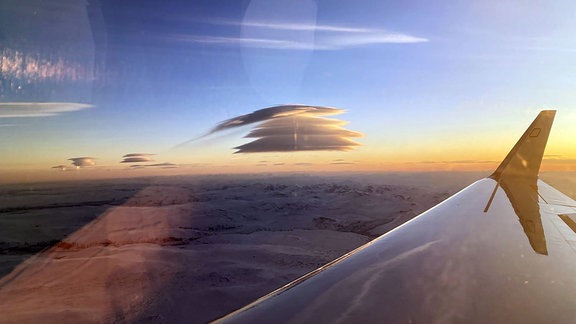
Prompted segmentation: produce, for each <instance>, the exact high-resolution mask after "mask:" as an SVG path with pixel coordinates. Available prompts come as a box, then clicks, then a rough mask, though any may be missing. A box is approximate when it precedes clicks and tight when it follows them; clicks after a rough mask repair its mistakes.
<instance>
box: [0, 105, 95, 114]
mask: <svg viewBox="0 0 576 324" xmlns="http://www.w3.org/2000/svg"><path fill="white" fill-rule="evenodd" d="M91 107H93V106H92V105H89V104H83V103H77V102H0V118H25V117H50V116H56V115H59V114H62V113H67V112H72V111H79V110H84V109H88V108H91Z"/></svg>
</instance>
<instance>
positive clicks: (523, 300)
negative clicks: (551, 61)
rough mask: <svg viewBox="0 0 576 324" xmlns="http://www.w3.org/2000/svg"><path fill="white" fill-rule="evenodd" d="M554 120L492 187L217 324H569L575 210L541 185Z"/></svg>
mask: <svg viewBox="0 0 576 324" xmlns="http://www.w3.org/2000/svg"><path fill="white" fill-rule="evenodd" d="M553 117H554V112H552V111H543V112H542V113H541V114H540V115H539V116H538V117H537V118H536V120H535V121H534V123H532V125H531V126H530V127H529V129H528V130H527V131H526V133H525V134H524V136H522V138H521V139H520V141H519V142H518V143H517V144H516V145H515V146H514V148H513V149H512V151H511V152H510V153H509V154H508V156H507V157H506V158H505V159H504V161H503V162H502V164H501V165H500V166H499V167H498V169H497V170H496V172H494V174H492V175H491V176H490V177H489V178H486V179H482V180H479V181H477V182H476V183H474V184H472V185H470V186H469V187H467V188H466V189H464V190H462V191H460V192H459V193H457V194H456V195H454V196H452V197H450V198H449V199H447V200H445V201H444V202H442V203H441V204H439V205H437V206H436V207H434V208H432V209H430V210H429V211H427V212H425V213H423V214H421V215H420V216H418V217H416V218H414V219H413V220H411V221H409V222H407V223H405V224H403V225H401V226H400V227H398V228H396V229H394V230H392V231H390V232H388V233H387V234H385V235H383V236H381V237H379V238H377V239H376V240H374V241H372V242H370V243H368V244H367V245H364V246H362V247H360V248H358V249H357V250H355V251H353V252H350V253H348V254H346V255H344V256H342V257H341V258H339V259H337V260H334V261H333V262H331V263H329V264H327V265H326V266H323V267H321V268H319V269H317V270H315V271H313V272H311V273H309V274H307V275H305V276H303V277H301V278H300V279H297V280H295V281H293V282H291V283H289V284H287V285H285V286H284V287H282V288H280V289H278V290H276V291H274V292H272V293H270V294H268V295H267V296H264V297H262V298H260V299H259V300H257V301H255V302H253V303H251V304H249V305H247V306H245V307H244V308H242V309H240V310H237V311H236V312H234V313H232V314H230V315H228V316H226V317H223V318H221V319H220V320H218V321H217V322H234V323H236V322H240V323H255V322H292V323H317V322H322V323H342V322H346V323H366V322H370V323H452V322H478V323H493V322H514V323H525V322H530V323H540V322H554V323H568V322H572V321H573V319H574V318H576V307H575V306H576V305H575V302H574V300H576V292H575V290H574V287H576V277H575V276H574V275H573V274H574V273H576V258H575V253H576V233H575V232H574V231H573V230H572V229H571V227H570V221H574V220H575V219H576V217H571V216H574V215H576V207H574V206H576V202H575V201H574V200H572V199H570V198H568V197H566V196H563V195H562V194H561V193H559V192H558V191H557V190H555V189H553V188H552V187H550V186H548V185H547V184H545V183H544V182H542V181H540V180H538V178H537V176H538V170H539V167H540V161H541V159H542V155H543V152H544V146H545V144H546V140H547V137H548V134H549V131H550V127H551V124H552V119H553ZM501 189H502V190H501ZM540 198H541V199H540ZM539 200H540V202H539ZM551 202H554V203H559V204H558V205H556V204H554V203H551ZM518 222H520V224H521V226H518ZM526 237H528V239H526Z"/></svg>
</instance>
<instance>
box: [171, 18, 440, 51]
mask: <svg viewBox="0 0 576 324" xmlns="http://www.w3.org/2000/svg"><path fill="white" fill-rule="evenodd" d="M210 23H211V24H218V25H233V26H238V27H242V28H244V29H247V28H248V29H251V30H253V31H255V33H251V34H256V35H266V36H265V37H226V36H213V35H185V34H180V35H172V36H171V38H172V39H173V40H177V41H184V42H193V43H204V44H212V45H219V46H244V47H252V48H264V49H285V50H339V49H346V48H353V47H360V46H368V45H374V44H411V43H423V42H428V41H429V40H428V39H427V38H424V37H419V36H414V35H409V34H406V33H400V32H393V31H388V30H383V29H377V28H365V27H354V26H338V25H319V24H305V23H283V22H264V21H243V22H234V21H212V22H210ZM299 32H300V33H301V32H308V33H314V41H313V42H311V41H310V39H309V38H300V37H299V35H301V34H299Z"/></svg>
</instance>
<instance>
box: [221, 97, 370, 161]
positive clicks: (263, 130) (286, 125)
mask: <svg viewBox="0 0 576 324" xmlns="http://www.w3.org/2000/svg"><path fill="white" fill-rule="evenodd" d="M343 112H344V110H342V109H338V108H331V107H321V106H305V105H283V106H275V107H270V108H264V109H260V110H257V111H255V112H253V113H251V114H247V115H242V116H238V117H235V118H231V119H229V120H226V121H224V122H222V123H220V124H219V125H218V126H216V127H215V128H214V129H213V130H212V132H216V131H220V130H223V129H227V128H231V127H236V126H241V125H246V124H252V123H257V122H259V123H260V124H259V125H258V126H257V127H255V128H254V129H253V130H252V131H251V132H250V133H249V134H248V135H246V136H245V137H246V138H256V139H255V140H253V141H252V142H249V143H246V144H244V145H240V146H237V147H235V149H236V150H237V151H236V152H235V153H259V152H295V151H348V150H351V149H352V148H354V147H355V146H358V145H359V144H358V143H356V142H354V141H353V140H351V139H350V138H352V137H362V134H361V133H358V132H354V131H350V130H347V129H344V128H343V127H342V126H343V125H345V124H346V123H347V122H345V121H342V120H338V119H330V118H325V117H322V116H327V115H337V114H341V113H343Z"/></svg>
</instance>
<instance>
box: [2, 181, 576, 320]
mask: <svg viewBox="0 0 576 324" xmlns="http://www.w3.org/2000/svg"><path fill="white" fill-rule="evenodd" d="M486 175H487V174H486V173H467V172H460V173H456V172H454V173H449V172H437V173H380V174H353V173H350V174H315V175H310V174H275V175H266V174H260V175H212V176H168V177H152V178H133V179H111V180H91V181H70V182H58V183H29V184H18V185H2V186H0V300H1V301H2V302H1V303H0V314H2V316H0V322H7V323H10V322H13V323H23V322H24V323H25V322H38V321H40V320H41V321H42V322H77V323H78V322H134V321H138V322H154V323H157V322H162V323H173V322H186V323H196V322H197V323H202V322H207V321H209V320H212V319H215V318H217V317H219V316H222V315H225V314H226V313H228V312H230V311H233V310H234V309H236V308H239V307H241V306H243V305H245V304H247V303H249V302H251V301H252V300H254V299H256V298H258V297H260V296H262V295H264V294H266V293H268V292H270V291H271V290H273V289H275V288H278V287H280V286H282V285H284V284H286V283H288V282H289V281H291V280H293V279H296V278H297V277H299V276H301V275H303V274H305V273H307V272H309V271H312V270H314V269H316V268H318V267H319V266H321V265H323V264H325V263H327V262H329V261H331V260H333V259H335V258H337V257H339V256H340V255H342V254H344V253H346V252H348V251H351V250H353V249H354V248H356V247H358V246H360V245H362V244H364V243H366V242H369V241H370V240H371V239H373V238H375V237H377V236H379V235H381V234H383V233H385V232H387V231H389V230H390V229H392V228H394V227H396V226H398V225H399V224H401V223H403V222H405V221H407V220H409V219H410V218H412V217H414V216H416V215H418V214H419V213H421V212H423V211H425V210H426V209H428V208H430V207H432V206H434V205H436V204H437V203H439V202H441V201H442V200H444V199H446V198H447V197H449V196H450V195H452V194H454V193H456V192H457V191H458V190H460V189H462V188H464V187H465V186H466V185H468V184H470V183H472V182H473V181H474V180H476V179H479V178H481V177H483V176H486ZM542 178H543V179H544V180H546V181H548V182H549V183H550V184H552V185H554V186H556V187H557V188H558V189H560V190H563V191H564V192H565V193H567V194H569V195H571V196H572V197H574V196H575V193H574V191H573V190H574V188H576V185H575V184H576V181H575V179H576V177H575V176H574V174H573V173H552V172H551V173H545V174H543V176H542Z"/></svg>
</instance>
